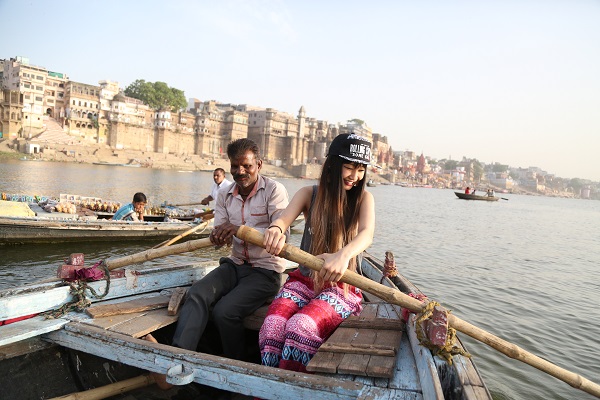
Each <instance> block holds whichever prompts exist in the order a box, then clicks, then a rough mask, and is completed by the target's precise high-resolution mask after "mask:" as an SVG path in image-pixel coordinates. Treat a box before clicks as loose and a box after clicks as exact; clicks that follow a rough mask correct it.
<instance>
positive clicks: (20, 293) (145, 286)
mask: <svg viewBox="0 0 600 400" xmlns="http://www.w3.org/2000/svg"><path fill="white" fill-rule="evenodd" d="M216 266H217V265H216V263H214V262H210V263H198V264H195V265H190V266H186V267H181V266H173V267H163V268H148V269H144V270H140V271H136V270H134V269H126V270H125V277H123V278H114V279H111V284H110V292H109V293H108V295H107V296H106V297H105V298H104V299H103V300H109V299H114V298H119V297H124V296H130V295H134V294H139V293H146V292H152V291H157V290H161V289H166V288H171V287H178V286H184V285H191V284H192V283H194V282H195V281H197V280H199V279H202V278H203V277H204V276H205V275H206V274H208V273H209V272H210V271H212V270H213V269H214V268H215V267H216ZM88 285H89V286H90V287H92V288H93V289H94V290H96V292H98V293H103V292H104V288H105V286H106V282H105V281H97V282H89V284H88ZM72 299H73V298H72V296H71V294H70V288H69V286H68V285H64V284H63V283H47V284H39V285H30V286H24V287H21V288H18V289H7V290H3V291H0V321H2V320H6V319H11V318H17V317H20V316H23V315H30V314H36V313H40V312H44V311H48V310H53V309H56V308H58V307H60V306H62V305H63V304H65V303H67V302H70V301H72ZM90 300H91V301H92V302H97V301H99V300H97V299H94V298H90ZM2 328H4V326H0V337H2V336H3V335H2Z"/></svg>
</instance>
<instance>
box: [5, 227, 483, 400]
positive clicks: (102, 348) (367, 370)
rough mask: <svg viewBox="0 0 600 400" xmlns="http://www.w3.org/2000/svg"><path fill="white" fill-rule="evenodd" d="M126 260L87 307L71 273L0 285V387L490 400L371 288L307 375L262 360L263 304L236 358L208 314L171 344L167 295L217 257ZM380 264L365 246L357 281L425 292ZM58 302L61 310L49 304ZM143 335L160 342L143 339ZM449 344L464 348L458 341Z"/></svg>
mask: <svg viewBox="0 0 600 400" xmlns="http://www.w3.org/2000/svg"><path fill="white" fill-rule="evenodd" d="M206 240H208V239H200V240H195V241H190V242H186V243H184V244H181V245H173V246H171V247H170V248H166V249H156V250H150V251H169V250H168V249H172V250H171V251H175V250H173V249H175V248H176V247H177V246H196V243H197V246H205V245H206V243H199V242H202V241H206ZM248 240H250V239H248ZM150 251H149V252H150ZM177 251H179V250H177ZM145 253H146V254H144V255H142V254H138V255H133V256H128V257H129V258H131V257H134V258H135V260H134V262H140V260H143V259H149V258H151V257H152V256H148V252H145ZM128 257H121V258H117V259H109V260H106V262H105V265H106V266H107V268H108V269H109V275H107V276H109V277H110V278H109V279H110V285H108V283H107V280H106V279H104V280H99V281H93V282H86V283H85V285H86V288H89V289H94V290H95V293H97V294H99V295H92V294H91V293H92V292H89V289H87V293H88V295H87V298H88V300H89V301H90V302H91V306H90V307H89V308H86V309H85V310H86V311H85V312H80V311H70V310H74V309H75V306H76V305H77V304H79V303H80V301H81V299H80V298H78V297H77V295H75V293H76V292H77V290H73V286H74V283H73V282H71V285H69V284H68V283H66V282H63V281H59V280H54V281H52V282H45V283H39V284H32V285H27V286H23V287H19V288H14V289H9V290H3V291H0V321H1V322H0V385H1V386H2V387H3V392H4V393H3V395H5V396H6V397H7V398H50V397H55V396H65V395H68V394H72V393H75V394H76V395H84V394H87V393H85V392H86V391H97V390H104V391H105V392H103V393H104V394H103V396H104V397H108V394H109V393H122V391H124V390H129V389H128V388H131V387H135V389H133V390H131V391H130V392H129V393H128V397H127V398H130V399H147V398H173V399H175V398H176V399H186V398H198V396H200V395H201V394H202V395H204V396H207V394H208V397H211V398H217V397H218V396H219V395H222V394H223V392H224V391H226V392H234V393H238V395H237V397H234V398H236V399H239V398H243V399H246V398H251V397H246V396H255V397H259V398H263V399H279V398H281V394H282V393H288V395H290V397H292V398H296V399H347V398H358V399H376V400H377V399H380V400H383V399H392V398H394V399H436V400H442V399H466V400H490V399H491V395H490V393H489V391H488V389H487V387H486V385H485V383H484V381H483V379H482V377H481V375H480V373H479V372H478V370H477V368H476V367H475V364H474V362H473V360H472V359H471V358H469V357H466V356H462V355H455V356H454V357H453V362H452V363H451V364H450V363H448V362H446V361H445V360H443V359H441V358H439V357H436V356H434V355H433V353H432V351H431V350H429V349H428V348H426V347H423V346H421V345H420V344H419V343H420V339H419V333H418V332H419V324H418V323H416V316H415V315H414V314H409V313H408V312H407V311H406V310H405V309H403V308H402V307H400V306H398V305H395V304H390V303H389V302H387V301H385V300H382V299H381V298H380V297H378V296H377V295H369V294H367V293H365V303H364V308H363V312H362V313H361V315H360V316H358V317H353V316H352V317H349V318H348V319H347V320H346V321H345V322H344V323H342V325H340V327H339V328H338V329H337V330H336V331H335V332H334V334H333V335H331V337H330V338H329V339H328V340H327V341H326V342H325V344H323V346H322V347H321V348H320V349H319V352H318V353H317V354H316V355H315V356H314V357H313V359H312V361H311V363H310V364H309V366H308V369H309V371H311V373H301V372H293V371H286V370H281V369H277V368H272V367H266V366H263V365H260V354H259V351H258V339H257V336H258V330H259V329H260V326H261V325H262V321H263V319H264V316H265V314H266V309H267V307H268V305H265V306H263V307H261V308H259V309H258V310H257V311H256V312H255V313H253V314H252V315H250V316H249V317H247V318H246V319H245V321H244V326H245V328H246V331H245V335H246V338H247V343H249V344H250V345H249V347H248V349H247V358H246V360H244V361H239V360H232V359H228V358H225V357H223V356H222V353H221V349H220V345H219V336H218V333H217V332H216V331H215V327H214V326H212V325H211V324H210V323H209V327H208V328H207V330H206V331H205V333H204V335H203V337H202V339H201V341H200V344H199V347H198V349H197V351H189V350H183V349H180V348H175V347H171V346H169V345H168V343H169V340H170V338H171V337H172V334H173V328H174V325H175V324H174V323H175V322H176V320H177V309H178V305H177V301H175V300H174V299H177V298H179V299H181V296H182V292H183V291H185V288H186V287H188V286H190V285H191V284H192V283H193V282H194V281H196V280H199V279H202V278H203V277H204V276H206V275H207V274H208V273H209V272H210V271H211V270H212V269H214V268H215V267H216V266H218V263H217V262H216V261H215V262H202V263H197V264H192V265H179V266H177V265H172V264H169V263H166V262H165V263H164V265H159V266H156V267H151V268H143V267H141V266H139V265H135V266H132V265H130V264H129V262H130V261H131V260H129V261H128V260H126V258H128ZM386 262H387V259H386V261H385V262H384V261H381V260H379V259H377V258H376V257H373V256H370V255H366V256H365V257H364V258H363V261H362V264H361V268H360V273H361V276H362V278H361V279H365V280H367V281H369V282H371V283H372V284H377V285H381V286H382V287H383V288H385V290H390V291H393V292H398V293H399V292H402V293H404V294H410V295H411V296H412V297H421V296H423V295H422V293H421V292H420V291H419V289H418V288H417V287H416V286H415V285H413V284H412V283H411V282H410V281H409V280H408V279H407V278H406V277H403V276H402V275H400V274H397V275H396V276H394V277H392V276H391V275H389V274H388V273H387V272H386V271H388V270H389V268H387V266H386ZM290 266H295V264H294V265H292V264H290ZM113 267H114V268H113ZM122 267H125V269H124V270H123V269H119V268H122ZM77 284H79V283H77ZM79 292H81V291H79ZM379 295H380V296H381V292H380V294H379ZM384 297H385V296H384ZM413 300H414V299H413ZM59 309H63V311H66V312H65V313H63V314H60V313H56V310H59ZM44 313H46V314H44ZM48 314H50V315H52V316H53V318H47V316H48ZM149 333H152V336H153V337H155V338H156V339H158V342H159V343H156V342H154V341H149V340H143V338H144V337H145V335H147V334H149ZM456 346H457V348H458V349H460V350H464V346H463V344H462V343H461V342H460V341H457V342H456ZM148 371H150V372H156V373H160V374H167V381H169V382H171V383H174V384H175V386H173V387H172V388H170V389H168V390H167V391H160V390H159V389H158V388H157V387H156V386H155V385H153V382H154V380H153V378H152V377H151V376H149V375H148ZM90 395H91V392H90ZM186 396H188V397H186ZM104 397H97V398H104ZM71 398H78V397H71ZM86 398H87V397H86Z"/></svg>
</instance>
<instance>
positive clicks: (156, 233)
mask: <svg viewBox="0 0 600 400" xmlns="http://www.w3.org/2000/svg"><path fill="white" fill-rule="evenodd" d="M194 226H196V225H194V224H191V223H183V222H124V221H110V220H95V221H85V220H83V221H81V220H76V221H75V220H49V219H40V218H10V217H0V244H37V243H65V242H72V243H78V242H91V241H93V242H106V241H114V240H161V239H162V240H164V239H167V238H172V237H174V236H177V235H179V234H181V233H183V232H185V231H187V230H189V229H190V228H192V227H194ZM210 230H211V229H210V226H208V224H207V228H206V229H205V230H202V229H200V230H198V231H196V232H194V233H193V234H191V235H189V236H186V239H197V238H200V237H206V236H208V234H209V233H210Z"/></svg>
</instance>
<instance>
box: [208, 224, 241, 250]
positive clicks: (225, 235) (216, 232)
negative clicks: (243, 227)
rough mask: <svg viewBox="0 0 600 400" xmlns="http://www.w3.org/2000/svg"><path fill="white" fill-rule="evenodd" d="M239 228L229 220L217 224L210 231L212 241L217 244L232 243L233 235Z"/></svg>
mask: <svg viewBox="0 0 600 400" xmlns="http://www.w3.org/2000/svg"><path fill="white" fill-rule="evenodd" d="M239 228H240V227H239V226H237V225H233V224H232V223H229V222H225V223H223V224H221V225H219V226H215V227H214V229H213V230H212V232H211V233H210V242H211V243H213V244H215V245H217V246H223V245H231V241H232V240H233V236H234V235H235V234H236V233H237V231H238V229H239Z"/></svg>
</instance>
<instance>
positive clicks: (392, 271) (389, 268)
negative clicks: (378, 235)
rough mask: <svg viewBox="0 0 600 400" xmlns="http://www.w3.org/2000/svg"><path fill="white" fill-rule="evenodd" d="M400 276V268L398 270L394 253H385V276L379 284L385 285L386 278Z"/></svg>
mask: <svg viewBox="0 0 600 400" xmlns="http://www.w3.org/2000/svg"><path fill="white" fill-rule="evenodd" d="M395 276H398V268H396V261H395V260H394V253H392V252H391V251H386V252H385V261H384V263H383V276H382V277H381V281H380V282H379V283H383V281H384V279H385V278H390V279H391V278H394V277H395Z"/></svg>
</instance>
